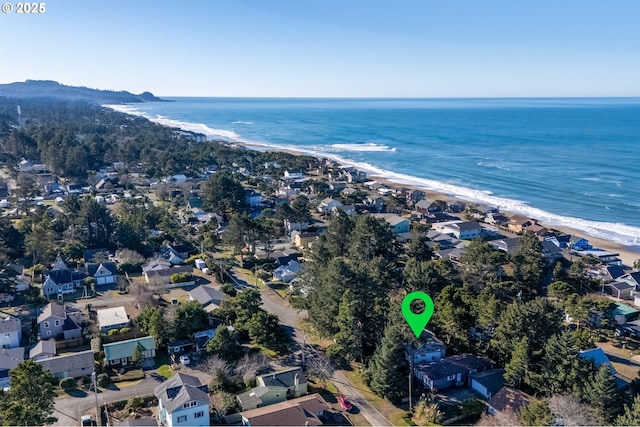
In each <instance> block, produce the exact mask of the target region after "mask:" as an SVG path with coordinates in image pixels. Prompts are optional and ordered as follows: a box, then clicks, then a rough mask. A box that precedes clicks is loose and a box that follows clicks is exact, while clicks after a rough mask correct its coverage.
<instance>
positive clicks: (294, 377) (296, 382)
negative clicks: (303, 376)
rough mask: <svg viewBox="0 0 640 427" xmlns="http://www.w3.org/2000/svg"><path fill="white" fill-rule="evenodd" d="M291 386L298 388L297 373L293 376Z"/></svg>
mask: <svg viewBox="0 0 640 427" xmlns="http://www.w3.org/2000/svg"><path fill="white" fill-rule="evenodd" d="M293 385H294V386H296V387H298V386H299V385H300V380H299V379H298V373H297V372H296V374H295V375H294V376H293Z"/></svg>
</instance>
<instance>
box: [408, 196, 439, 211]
mask: <svg viewBox="0 0 640 427" xmlns="http://www.w3.org/2000/svg"><path fill="white" fill-rule="evenodd" d="M413 209H415V210H416V211H418V212H420V213H423V214H428V213H432V212H440V211H442V205H441V204H436V203H434V202H432V201H431V200H427V199H422V200H420V201H419V202H417V203H416V204H415V205H414V206H413Z"/></svg>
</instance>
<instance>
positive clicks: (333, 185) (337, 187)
mask: <svg viewBox="0 0 640 427" xmlns="http://www.w3.org/2000/svg"><path fill="white" fill-rule="evenodd" d="M345 188H347V183H346V182H344V181H334V182H330V183H329V190H331V191H333V192H334V193H339V192H341V191H342V190H344V189H345Z"/></svg>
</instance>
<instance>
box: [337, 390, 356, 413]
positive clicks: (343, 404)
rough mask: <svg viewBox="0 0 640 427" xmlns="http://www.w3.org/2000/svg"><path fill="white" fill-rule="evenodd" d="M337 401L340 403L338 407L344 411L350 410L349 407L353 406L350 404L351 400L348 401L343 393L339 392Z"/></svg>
mask: <svg viewBox="0 0 640 427" xmlns="http://www.w3.org/2000/svg"><path fill="white" fill-rule="evenodd" d="M338 403H339V404H340V407H341V408H342V409H344V410H345V411H350V410H351V408H352V407H353V406H351V402H349V399H347V397H346V396H345V395H344V394H341V395H340V396H338Z"/></svg>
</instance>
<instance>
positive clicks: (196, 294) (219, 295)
mask: <svg viewBox="0 0 640 427" xmlns="http://www.w3.org/2000/svg"><path fill="white" fill-rule="evenodd" d="M226 297H227V296H226V294H225V293H223V292H220V291H218V290H216V289H214V288H212V287H210V286H203V285H200V286H198V287H197V288H194V289H192V290H190V291H189V301H198V302H199V303H200V304H202V307H204V310H205V311H206V312H207V313H209V312H211V311H213V310H215V309H216V308H219V307H220V304H222V301H223V300H224V299H225V298H226Z"/></svg>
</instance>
